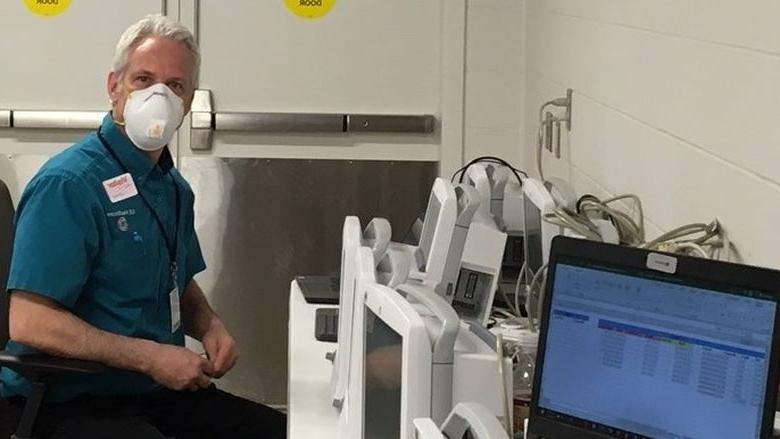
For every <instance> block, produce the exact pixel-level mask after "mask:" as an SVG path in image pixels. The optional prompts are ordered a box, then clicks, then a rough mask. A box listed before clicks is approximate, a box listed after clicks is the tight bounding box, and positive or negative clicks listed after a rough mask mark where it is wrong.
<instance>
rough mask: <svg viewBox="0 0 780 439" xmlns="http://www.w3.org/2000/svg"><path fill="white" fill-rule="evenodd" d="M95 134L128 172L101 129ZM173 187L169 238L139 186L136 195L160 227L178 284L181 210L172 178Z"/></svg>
mask: <svg viewBox="0 0 780 439" xmlns="http://www.w3.org/2000/svg"><path fill="white" fill-rule="evenodd" d="M97 135H98V138H99V139H100V143H102V144H103V147H104V148H106V150H107V151H108V152H109V154H111V157H113V158H114V161H116V163H117V164H118V165H119V167H120V168H122V170H123V171H124V172H125V173H128V174H129V173H130V171H129V170H128V169H127V166H125V164H124V163H122V160H120V159H119V156H117V155H116V152H114V150H113V149H112V148H111V146H110V145H109V144H108V142H107V141H106V139H105V137H103V133H101V131H100V130H98V132H97ZM173 188H174V192H175V193H176V217H175V218H174V221H175V225H174V228H173V239H171V237H170V236H168V234H167V233H166V232H165V227H164V226H163V222H162V220H161V219H160V215H159V214H158V213H157V211H156V210H155V209H154V208H153V207H152V205H151V203H149V201H148V200H147V199H146V197H144V194H143V192H142V191H141V189H140V188H139V189H138V196H139V197H141V200H142V201H143V202H144V204H145V205H146V207H147V208H148V209H149V211H150V212H151V213H152V217H154V221H155V222H156V223H157V226H158V227H159V228H160V232H161V233H162V235H163V238H164V240H165V246H166V248H167V249H168V257H169V258H170V261H171V275H172V276H173V282H174V286H178V285H177V281H176V278H177V274H176V271H177V270H176V252H177V250H178V249H177V247H176V245H177V241H178V231H179V214H180V210H181V200H180V197H179V187H178V185H177V184H176V180H175V179H174V180H173Z"/></svg>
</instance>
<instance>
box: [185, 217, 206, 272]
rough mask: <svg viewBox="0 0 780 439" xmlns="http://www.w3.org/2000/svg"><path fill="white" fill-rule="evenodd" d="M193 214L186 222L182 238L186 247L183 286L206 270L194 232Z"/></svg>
mask: <svg viewBox="0 0 780 439" xmlns="http://www.w3.org/2000/svg"><path fill="white" fill-rule="evenodd" d="M193 217H194V214H193V215H190V218H189V220H188V221H187V229H186V231H185V232H186V233H185V236H184V244H185V245H186V249H187V250H186V251H187V254H186V258H187V259H186V261H185V266H184V270H185V271H184V285H185V286H186V285H188V284H189V283H190V281H191V280H192V278H193V277H195V275H196V274H198V273H200V272H201V271H203V270H205V269H206V261H205V260H203V252H202V250H201V248H200V241H199V240H198V234H197V233H196V232H195V224H194V218H193Z"/></svg>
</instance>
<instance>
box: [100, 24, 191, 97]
mask: <svg viewBox="0 0 780 439" xmlns="http://www.w3.org/2000/svg"><path fill="white" fill-rule="evenodd" d="M148 37H162V38H167V39H170V40H173V41H176V42H178V43H183V44H184V45H185V46H187V48H188V49H189V50H190V54H192V59H193V61H194V63H193V69H192V86H193V87H196V86H197V84H198V73H199V72H200V49H199V48H198V43H197V42H195V37H194V36H193V35H192V32H190V30H189V29H187V27H186V26H184V25H183V24H181V23H179V22H178V21H175V20H171V19H170V18H168V17H166V16H164V15H160V14H154V15H147V16H146V17H144V18H142V19H141V20H140V21H138V22H137V23H135V24H133V25H132V26H130V27H129V28H127V30H126V31H125V33H123V34H122V36H121V37H120V38H119V42H118V43H117V45H116V51H115V52H114V63H113V67H112V69H113V71H114V72H115V73H117V74H121V73H123V72H124V71H125V68H127V60H128V58H129V57H130V52H131V51H132V49H133V48H134V46H135V45H136V44H138V43H139V42H140V41H142V40H143V39H145V38H148Z"/></svg>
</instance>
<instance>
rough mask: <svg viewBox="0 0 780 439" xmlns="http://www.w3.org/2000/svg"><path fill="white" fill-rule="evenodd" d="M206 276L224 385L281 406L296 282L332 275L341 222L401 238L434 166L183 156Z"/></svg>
mask: <svg viewBox="0 0 780 439" xmlns="http://www.w3.org/2000/svg"><path fill="white" fill-rule="evenodd" d="M180 169H181V171H182V173H183V174H184V176H185V178H187V179H188V180H189V181H190V183H191V185H192V187H193V189H194V191H195V195H196V203H195V204H196V205H195V210H196V212H195V214H196V228H197V230H198V233H199V236H200V240H201V245H202V247H203V251H204V256H205V258H206V263H207V264H208V266H209V268H208V269H207V270H206V272H204V273H202V274H201V275H200V276H199V277H198V278H197V279H198V281H199V282H200V283H201V285H202V286H203V287H204V290H205V291H206V292H207V295H208V297H209V301H210V302H211V304H212V305H213V306H214V308H215V309H216V311H217V312H218V313H219V314H220V315H221V316H222V318H223V319H224V320H225V322H226V323H227V325H228V327H229V328H230V329H231V331H232V332H233V334H234V335H235V337H236V339H237V341H238V344H239V351H240V355H241V358H240V360H239V363H238V365H237V366H236V369H235V370H234V371H233V372H232V373H230V374H228V375H227V376H226V377H225V378H223V379H222V383H221V385H222V387H223V388H225V389H226V390H229V391H232V392H235V393H238V394H240V395H243V396H246V397H249V398H251V399H254V400H257V401H263V402H266V403H270V404H285V403H286V389H287V384H286V382H287V317H288V316H287V311H288V310H287V304H288V295H289V287H290V282H291V280H292V279H293V277H294V276H296V275H305V274H327V273H333V274H337V273H338V270H339V260H340V252H341V229H342V225H343V221H344V217H345V216H346V215H358V216H359V217H360V218H361V221H362V222H363V224H366V223H367V221H368V220H370V219H371V218H373V217H375V216H381V217H385V218H387V219H388V220H390V222H391V223H392V225H393V235H394V239H395V240H401V239H402V238H403V237H404V235H405V234H406V232H407V230H408V228H409V226H410V225H411V224H412V222H413V220H414V219H415V218H416V217H418V216H420V215H421V214H422V213H423V212H424V210H425V206H426V204H427V202H428V195H429V193H430V188H431V185H432V184H433V180H434V178H435V177H436V175H437V174H438V164H437V163H433V162H375V161H340V160H265V159H245V158H241V159H231V158H213V157H184V158H182V159H181V163H180Z"/></svg>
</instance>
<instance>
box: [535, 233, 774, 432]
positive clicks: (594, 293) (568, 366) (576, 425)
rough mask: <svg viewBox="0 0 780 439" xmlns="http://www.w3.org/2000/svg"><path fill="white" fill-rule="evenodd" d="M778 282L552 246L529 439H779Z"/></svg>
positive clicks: (647, 256)
mask: <svg viewBox="0 0 780 439" xmlns="http://www.w3.org/2000/svg"><path fill="white" fill-rule="evenodd" d="M778 302H780V272H778V271H774V270H769V269H764V268H758V267H750V266H744V265H737V264H729V263H724V262H717V261H710V260H705V259H699V258H691V257H683V256H676V255H669V254H663V253H656V252H651V251H647V250H640V249H634V248H627V247H620V246H614V245H609V244H602V243H595V242H589V241H584V240H578V239H571V238H564V237H556V238H555V240H554V241H553V246H552V251H551V256H550V265H549V271H548V281H547V284H546V288H545V296H544V308H543V314H542V322H541V327H540V337H539V350H538V354H537V362H536V374H535V377H534V380H535V383H534V391H533V394H532V400H531V413H530V417H529V424H528V433H529V434H528V436H527V437H528V438H548V439H568V438H572V439H574V438H576V439H589V438H691V439H698V438H702V439H704V438H706V439H713V438H724V439H732V438H733V439H749V438H761V439H764V438H771V437H772V430H773V429H772V427H773V421H774V412H775V403H776V400H775V398H776V396H777V387H778V367H780V362H779V361H778V347H779V345H778V341H779V340H780V337H779V336H778V327H779V326H780V325H778V316H780V312H778V311H779V310H778Z"/></svg>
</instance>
